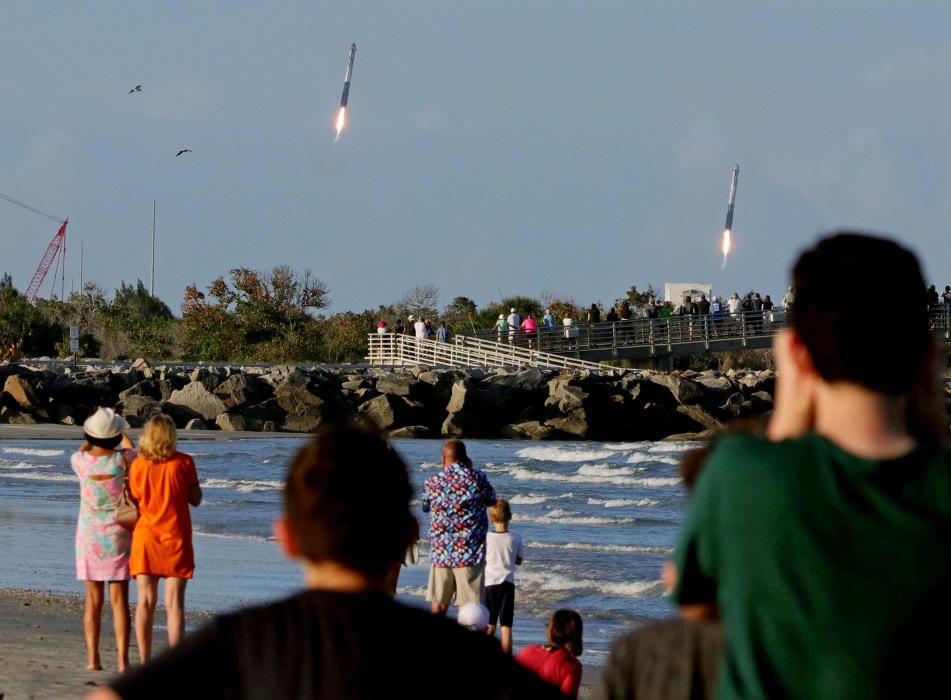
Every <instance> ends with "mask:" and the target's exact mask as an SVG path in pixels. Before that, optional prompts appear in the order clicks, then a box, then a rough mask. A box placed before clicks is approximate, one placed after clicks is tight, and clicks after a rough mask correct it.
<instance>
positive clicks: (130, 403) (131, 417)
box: [116, 394, 162, 428]
mask: <svg viewBox="0 0 951 700" xmlns="http://www.w3.org/2000/svg"><path fill="white" fill-rule="evenodd" d="M116 408H119V409H121V410H122V415H123V416H124V417H125V419H126V421H127V422H128V423H129V427H132V428H141V427H142V426H143V425H144V424H145V423H146V421H148V420H149V419H150V418H152V417H153V416H157V415H158V414H160V413H161V412H162V404H161V402H159V401H157V400H156V399H153V398H152V397H150V396H138V395H134V394H133V395H132V396H127V397H126V398H125V399H123V400H122V401H120V402H119V403H118V404H117V405H116Z"/></svg>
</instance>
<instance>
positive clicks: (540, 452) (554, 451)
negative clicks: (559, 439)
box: [515, 447, 617, 462]
mask: <svg viewBox="0 0 951 700" xmlns="http://www.w3.org/2000/svg"><path fill="white" fill-rule="evenodd" d="M515 454H516V455H518V456H519V457H524V458H525V459H535V460H538V461H541V462H593V461H595V460H598V459H609V458H611V457H613V456H614V455H616V454H617V450H579V449H574V448H564V447H525V448H523V449H521V450H519V451H518V452H516V453H515Z"/></svg>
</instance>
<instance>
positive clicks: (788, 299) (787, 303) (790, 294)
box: [783, 286, 796, 309]
mask: <svg viewBox="0 0 951 700" xmlns="http://www.w3.org/2000/svg"><path fill="white" fill-rule="evenodd" d="M795 300H796V293H795V292H794V291H793V288H792V286H790V287H789V288H788V289H787V290H786V293H785V294H784V295H783V308H784V309H791V308H792V306H793V302H794V301H795Z"/></svg>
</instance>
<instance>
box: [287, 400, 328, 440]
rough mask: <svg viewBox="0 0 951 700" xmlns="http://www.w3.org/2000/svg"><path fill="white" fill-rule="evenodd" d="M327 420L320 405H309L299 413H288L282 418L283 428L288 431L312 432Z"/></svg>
mask: <svg viewBox="0 0 951 700" xmlns="http://www.w3.org/2000/svg"><path fill="white" fill-rule="evenodd" d="M326 422H327V418H326V417H325V416H324V413H323V411H322V410H321V408H320V406H316V405H311V406H308V407H307V408H305V409H303V411H302V412H301V413H289V414H287V416H286V417H285V418H284V424H283V429H284V430H286V431H288V432H290V433H312V432H314V431H315V430H317V429H318V428H320V426H321V425H323V424H324V423H326Z"/></svg>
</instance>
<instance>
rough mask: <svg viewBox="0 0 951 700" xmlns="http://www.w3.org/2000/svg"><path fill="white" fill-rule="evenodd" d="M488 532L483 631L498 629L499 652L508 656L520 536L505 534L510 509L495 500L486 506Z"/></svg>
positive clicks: (520, 560)
mask: <svg viewBox="0 0 951 700" xmlns="http://www.w3.org/2000/svg"><path fill="white" fill-rule="evenodd" d="M489 519H490V520H491V521H492V527H493V529H492V530H489V532H488V535H487V536H486V538H485V603H486V606H487V607H488V608H489V626H488V628H487V629H486V632H487V633H488V634H489V635H490V636H494V635H495V627H496V624H498V626H499V627H500V628H501V630H500V632H501V637H502V639H501V643H502V651H504V652H505V653H506V654H511V653H512V622H513V620H514V619H515V567H516V566H521V565H522V557H523V556H524V554H523V550H522V536H521V535H519V534H518V533H516V532H511V531H509V523H510V522H511V521H512V508H511V506H510V505H509V502H508V501H507V500H506V499H504V498H500V499H498V500H497V501H496V502H495V504H494V505H491V506H489Z"/></svg>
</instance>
